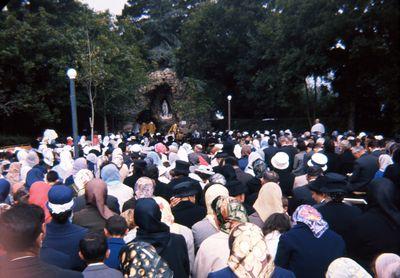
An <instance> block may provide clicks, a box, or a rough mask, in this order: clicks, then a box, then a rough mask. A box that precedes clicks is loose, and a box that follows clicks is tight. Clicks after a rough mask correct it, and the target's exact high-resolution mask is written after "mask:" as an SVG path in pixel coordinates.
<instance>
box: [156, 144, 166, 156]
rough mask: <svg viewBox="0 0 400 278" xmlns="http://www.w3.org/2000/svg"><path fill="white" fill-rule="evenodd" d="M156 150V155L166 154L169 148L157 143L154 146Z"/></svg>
mask: <svg viewBox="0 0 400 278" xmlns="http://www.w3.org/2000/svg"><path fill="white" fill-rule="evenodd" d="M154 150H155V151H156V153H159V154H165V153H166V152H167V147H166V146H165V145H164V144H163V143H157V144H156V145H155V146H154Z"/></svg>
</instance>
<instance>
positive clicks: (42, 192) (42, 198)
mask: <svg viewBox="0 0 400 278" xmlns="http://www.w3.org/2000/svg"><path fill="white" fill-rule="evenodd" d="M50 188H51V186H50V184H48V183H46V182H44V181H37V182H34V183H33V184H32V186H31V188H30V189H29V203H30V204H34V205H37V206H39V207H41V208H42V209H43V210H44V213H45V222H46V223H48V222H50V220H51V215H50V212H49V209H48V208H47V206H46V204H47V201H48V200H49V198H48V193H49V190H50Z"/></svg>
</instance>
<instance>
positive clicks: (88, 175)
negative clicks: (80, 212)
mask: <svg viewBox="0 0 400 278" xmlns="http://www.w3.org/2000/svg"><path fill="white" fill-rule="evenodd" d="M92 179H94V176H93V173H92V172H91V171H90V170H88V169H82V170H79V171H78V173H76V175H75V177H74V183H75V186H76V188H77V191H78V192H77V193H78V196H81V195H83V194H85V185H86V184H87V183H88V182H89V181H91V180H92Z"/></svg>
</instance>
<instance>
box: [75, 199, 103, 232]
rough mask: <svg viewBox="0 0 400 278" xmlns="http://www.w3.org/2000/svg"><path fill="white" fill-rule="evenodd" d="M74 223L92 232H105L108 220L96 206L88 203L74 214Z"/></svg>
mask: <svg viewBox="0 0 400 278" xmlns="http://www.w3.org/2000/svg"><path fill="white" fill-rule="evenodd" d="M72 223H74V224H76V225H79V226H81V227H85V228H87V229H89V230H90V231H91V232H100V233H103V231H104V227H105V226H106V220H105V219H104V218H103V217H102V216H101V214H100V213H99V211H98V210H97V208H96V207H94V206H91V205H86V207H85V208H84V209H82V210H81V211H78V212H77V213H75V214H74V216H73V218H72Z"/></svg>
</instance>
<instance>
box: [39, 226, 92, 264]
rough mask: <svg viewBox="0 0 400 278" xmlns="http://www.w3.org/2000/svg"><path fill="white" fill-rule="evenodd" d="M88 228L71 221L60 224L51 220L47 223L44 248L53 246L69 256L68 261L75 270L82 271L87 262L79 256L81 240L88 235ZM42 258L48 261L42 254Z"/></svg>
mask: <svg viewBox="0 0 400 278" xmlns="http://www.w3.org/2000/svg"><path fill="white" fill-rule="evenodd" d="M87 232H88V230H87V229H85V228H82V227H80V226H78V225H74V224H71V223H69V222H67V223H65V224H58V223H55V222H54V221H51V222H50V223H48V224H47V225H46V234H45V237H44V239H43V243H42V248H52V249H55V250H57V251H59V252H62V253H64V254H66V255H67V256H68V261H69V264H70V266H71V269H73V270H79V271H82V270H83V269H84V268H85V262H84V261H82V260H81V259H80V258H79V255H78V252H79V241H80V240H81V239H82V238H83V237H84V236H85V235H86V233H87ZM41 259H42V260H43V261H45V262H47V263H51V261H48V260H46V259H45V258H44V257H43V256H42V255H41Z"/></svg>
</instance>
